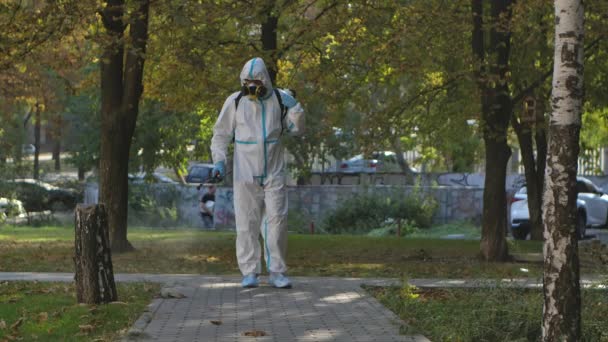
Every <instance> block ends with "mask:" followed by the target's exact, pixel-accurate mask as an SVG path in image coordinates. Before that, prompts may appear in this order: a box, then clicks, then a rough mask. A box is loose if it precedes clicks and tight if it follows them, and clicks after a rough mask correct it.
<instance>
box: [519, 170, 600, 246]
mask: <svg viewBox="0 0 608 342" xmlns="http://www.w3.org/2000/svg"><path fill="white" fill-rule="evenodd" d="M576 192H577V199H576V207H577V219H576V222H577V223H576V226H577V233H578V236H579V238H581V239H582V238H584V237H585V231H586V228H587V227H608V195H607V194H605V193H604V192H602V191H601V190H600V189H598V187H597V186H595V184H593V183H592V182H591V181H590V180H588V179H586V178H583V177H577V178H576ZM529 233H530V213H529V212H528V194H527V191H526V187H523V188H521V189H519V191H517V192H516V193H515V195H514V196H513V200H512V202H511V234H512V235H513V238H515V239H519V240H523V239H525V238H526V237H527V236H528V234H529Z"/></svg>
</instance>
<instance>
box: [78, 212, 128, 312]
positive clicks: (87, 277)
mask: <svg viewBox="0 0 608 342" xmlns="http://www.w3.org/2000/svg"><path fill="white" fill-rule="evenodd" d="M75 220H76V229H75V230H76V232H75V233H76V237H75V251H74V266H75V268H76V272H75V275H74V281H75V282H76V297H77V299H78V303H87V304H99V303H109V302H114V301H116V300H118V296H117V293H116V283H115V282H114V270H113V268H112V253H111V251H110V239H109V232H108V215H107V213H106V209H105V207H104V205H103V204H99V205H89V206H87V205H82V204H79V205H78V206H77V207H76V212H75Z"/></svg>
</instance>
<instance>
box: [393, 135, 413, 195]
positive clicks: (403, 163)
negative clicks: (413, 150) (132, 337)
mask: <svg viewBox="0 0 608 342" xmlns="http://www.w3.org/2000/svg"><path fill="white" fill-rule="evenodd" d="M393 141H394V143H393V148H394V149H395V154H396V157H397V164H399V167H400V168H401V172H403V174H404V175H405V183H406V184H414V175H413V174H412V170H411V169H410V165H409V164H408V163H407V160H405V158H404V157H403V149H402V148H401V138H400V137H397V138H396V139H394V140H393Z"/></svg>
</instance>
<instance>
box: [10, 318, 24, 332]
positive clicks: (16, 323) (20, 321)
mask: <svg viewBox="0 0 608 342" xmlns="http://www.w3.org/2000/svg"><path fill="white" fill-rule="evenodd" d="M23 321H24V318H23V317H21V318H19V319H18V320H17V322H15V323H13V324H12V325H11V330H17V329H19V327H20V326H21V324H23Z"/></svg>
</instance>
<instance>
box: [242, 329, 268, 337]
mask: <svg viewBox="0 0 608 342" xmlns="http://www.w3.org/2000/svg"><path fill="white" fill-rule="evenodd" d="M243 335H244V336H250V337H260V336H266V333H265V332H264V331H262V330H251V331H245V332H244V333H243Z"/></svg>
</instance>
